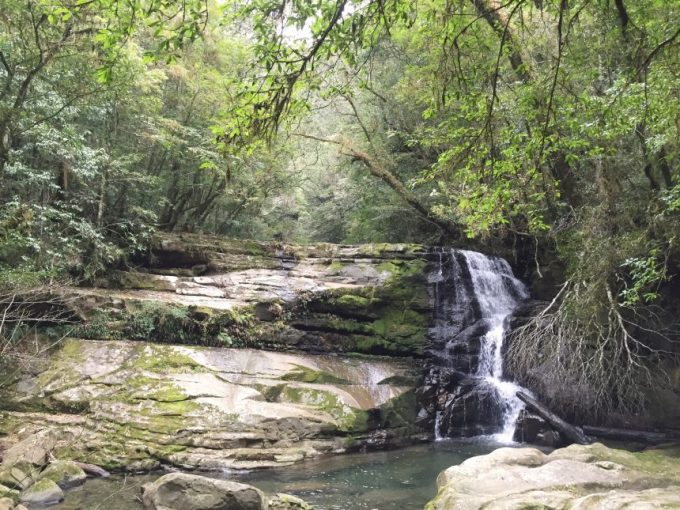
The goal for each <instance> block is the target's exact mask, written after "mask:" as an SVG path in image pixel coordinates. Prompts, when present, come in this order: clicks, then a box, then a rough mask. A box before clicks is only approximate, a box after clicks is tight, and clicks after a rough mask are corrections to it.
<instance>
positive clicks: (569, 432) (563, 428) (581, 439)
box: [517, 391, 591, 444]
mask: <svg viewBox="0 0 680 510" xmlns="http://www.w3.org/2000/svg"><path fill="white" fill-rule="evenodd" d="M517 398H519V399H520V400H521V401H522V402H524V403H525V404H526V405H527V406H528V407H530V408H531V409H532V410H533V411H534V412H535V413H536V414H537V415H539V416H540V417H541V418H543V419H544V420H545V421H547V422H548V423H549V424H550V425H551V426H552V427H553V428H555V430H557V431H558V432H559V433H560V434H562V435H563V436H564V437H565V438H566V439H568V440H569V441H571V442H572V443H576V444H590V443H591V441H590V439H589V438H588V436H586V435H585V434H584V433H583V431H582V430H581V429H580V428H578V427H575V426H574V425H570V424H569V423H567V422H566V421H564V420H563V419H562V418H560V417H559V416H557V415H556V414H555V413H553V412H552V411H550V409H548V408H547V407H545V406H544V405H543V404H541V403H540V402H539V401H538V400H536V399H534V398H533V397H531V396H529V395H527V394H526V393H523V392H521V391H518V392H517Z"/></svg>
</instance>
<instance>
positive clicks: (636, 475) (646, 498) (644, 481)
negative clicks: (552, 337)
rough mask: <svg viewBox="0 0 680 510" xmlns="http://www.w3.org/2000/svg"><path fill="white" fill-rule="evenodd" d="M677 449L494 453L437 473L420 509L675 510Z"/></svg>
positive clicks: (679, 501) (679, 486)
mask: <svg viewBox="0 0 680 510" xmlns="http://www.w3.org/2000/svg"><path fill="white" fill-rule="evenodd" d="M679 459H680V449H675V450H672V449H668V450H650V451H646V452H642V453H637V454H633V453H630V452H627V451H622V450H615V449H610V448H607V447H605V446H603V445H601V444H598V443H596V444H592V445H587V446H583V445H572V446H569V447H567V448H562V449H559V450H555V451H554V452H553V453H551V454H549V455H546V454H544V453H542V452H541V451H539V450H537V449H534V448H517V449H515V448H499V449H498V450H495V451H494V452H492V453H490V454H488V455H483V456H479V457H473V458H471V459H468V460H466V461H465V462H463V463H462V464H460V465H458V466H454V467H451V468H449V469H447V470H446V471H443V472H442V473H441V474H440V475H439V477H438V478H437V485H438V487H439V491H438V494H437V496H436V498H435V499H434V500H432V501H431V502H430V503H428V505H427V506H426V510H478V509H481V508H484V509H485V510H491V509H495V510H500V509H503V510H512V509H517V510H519V509H526V508H546V509H548V508H578V509H580V510H586V509H592V510H595V509H598V510H616V509H623V508H640V509H647V508H676V507H679V506H680V472H678V469H677V466H678V460H679Z"/></svg>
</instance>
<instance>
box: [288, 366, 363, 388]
mask: <svg viewBox="0 0 680 510" xmlns="http://www.w3.org/2000/svg"><path fill="white" fill-rule="evenodd" d="M281 379H283V380H284V381H298V382H306V383H316V384H350V382H349V381H347V380H345V379H341V378H340V377H336V376H334V375H333V374H329V373H328V372H322V371H320V370H312V369H311V368H308V367H303V366H301V365H298V366H297V368H296V369H295V370H292V371H290V372H288V373H287V374H286V375H284V376H283V377H282V378H281Z"/></svg>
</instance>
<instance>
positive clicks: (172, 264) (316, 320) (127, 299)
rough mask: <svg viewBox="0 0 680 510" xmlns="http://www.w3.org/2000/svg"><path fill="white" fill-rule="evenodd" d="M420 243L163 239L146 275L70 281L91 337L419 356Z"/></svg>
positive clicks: (423, 327)
mask: <svg viewBox="0 0 680 510" xmlns="http://www.w3.org/2000/svg"><path fill="white" fill-rule="evenodd" d="M425 255H426V252H425V249H424V247H422V246H420V245H399V244H392V245H387V244H385V245H363V246H340V245H326V244H324V245H312V246H305V247H299V246H290V245H280V244H271V243H257V242H254V241H233V240H225V239H221V238H211V237H204V236H195V235H188V234H184V235H176V236H171V237H163V238H159V239H158V240H157V241H156V243H155V244H154V247H153V249H152V251H151V253H150V254H149V257H148V260H146V261H144V265H143V266H141V267H140V270H139V271H134V272H133V271H125V272H123V271H118V272H114V273H112V274H111V275H110V276H109V277H107V278H106V279H101V280H99V281H97V282H95V283H96V285H97V288H87V289H69V297H70V298H71V301H72V302H73V307H74V308H75V309H76V310H77V311H78V314H79V315H80V316H81V317H83V318H84V319H85V320H86V324H85V325H84V327H83V328H79V329H78V330H77V331H76V334H77V335H78V336H81V337H85V338H102V337H106V338H132V339H142V340H155V341H159V342H177V343H197V344H204V345H219V346H236V347H256V348H257V347H264V348H267V349H272V350H296V351H309V352H333V353H338V352H353V353H362V354H384V355H393V356H420V355H421V354H422V352H423V344H424V341H425V337H426V335H427V328H428V318H429V313H430V304H429V298H428V294H427V281H426V275H425V273H424V268H425V264H426V260H425Z"/></svg>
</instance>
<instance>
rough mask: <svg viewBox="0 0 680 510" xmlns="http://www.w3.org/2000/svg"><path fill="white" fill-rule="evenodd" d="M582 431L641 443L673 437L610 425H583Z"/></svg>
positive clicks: (605, 437)
mask: <svg viewBox="0 0 680 510" xmlns="http://www.w3.org/2000/svg"><path fill="white" fill-rule="evenodd" d="M583 432H585V433H586V434H588V435H589V436H595V437H601V438H604V439H613V440H615V441H639V442H642V443H653V444H657V443H663V442H664V441H669V440H671V439H673V437H671V436H669V435H668V434H664V433H663V432H648V431H645V430H631V429H615V428H611V427H591V426H590V425H584V426H583Z"/></svg>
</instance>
